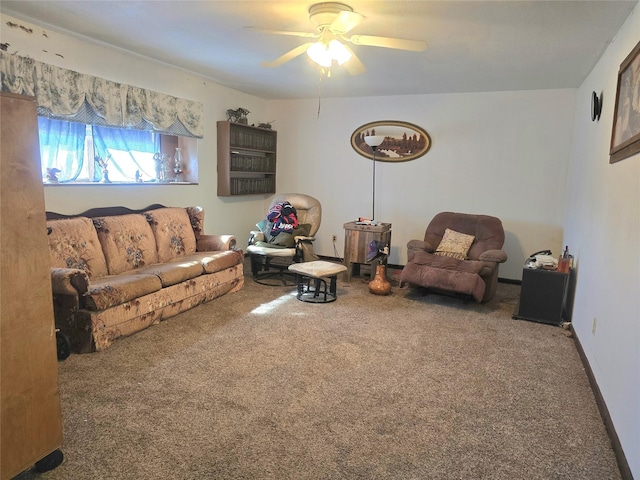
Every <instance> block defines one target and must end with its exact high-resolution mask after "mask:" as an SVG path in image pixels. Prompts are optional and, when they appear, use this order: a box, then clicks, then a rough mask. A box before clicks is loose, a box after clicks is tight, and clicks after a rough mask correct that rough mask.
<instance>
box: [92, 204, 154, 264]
mask: <svg viewBox="0 0 640 480" xmlns="http://www.w3.org/2000/svg"><path fill="white" fill-rule="evenodd" d="M93 224H94V226H95V228H96V231H97V232H98V238H99V239H100V244H101V245H102V251H103V253H104V258H105V260H106V261H107V268H108V270H109V274H110V275H117V274H119V273H122V272H126V271H128V270H133V269H134V268H140V267H143V266H145V265H151V264H153V263H157V262H158V255H157V253H156V242H155V238H154V236H153V232H152V231H151V227H149V224H148V223H147V221H146V219H145V217H144V216H143V215H140V214H137V213H134V214H130V215H113V216H108V217H96V218H94V219H93Z"/></svg>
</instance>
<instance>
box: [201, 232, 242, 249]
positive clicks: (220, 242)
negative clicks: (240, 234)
mask: <svg viewBox="0 0 640 480" xmlns="http://www.w3.org/2000/svg"><path fill="white" fill-rule="evenodd" d="M235 248H236V237H235V236H233V235H200V236H199V237H198V238H197V239H196V251H198V252H216V251H220V250H235Z"/></svg>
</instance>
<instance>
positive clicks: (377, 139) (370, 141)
mask: <svg viewBox="0 0 640 480" xmlns="http://www.w3.org/2000/svg"><path fill="white" fill-rule="evenodd" d="M364 141H365V143H366V144H367V145H369V146H370V147H371V150H373V202H372V208H371V225H377V224H378V222H377V221H376V150H378V147H379V146H380V145H381V144H382V142H384V135H368V136H366V137H364Z"/></svg>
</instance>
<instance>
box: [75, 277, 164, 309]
mask: <svg viewBox="0 0 640 480" xmlns="http://www.w3.org/2000/svg"><path fill="white" fill-rule="evenodd" d="M161 288H162V282H161V281H160V279H159V278H158V277H157V276H156V275H138V274H136V275H123V274H120V275H107V276H104V277H99V278H95V279H92V281H91V285H89V291H88V292H87V294H86V295H85V296H84V297H83V299H84V307H85V308H87V309H88V310H105V309H107V308H109V307H113V306H115V305H120V304H122V303H126V302H128V301H130V300H134V299H136V298H138V297H141V296H143V295H147V294H149V293H153V292H157V291H158V290H160V289H161Z"/></svg>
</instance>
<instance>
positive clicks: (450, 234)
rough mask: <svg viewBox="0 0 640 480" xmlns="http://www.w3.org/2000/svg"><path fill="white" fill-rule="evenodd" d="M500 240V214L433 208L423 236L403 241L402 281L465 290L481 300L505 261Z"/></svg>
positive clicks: (494, 284)
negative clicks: (492, 215) (405, 246)
mask: <svg viewBox="0 0 640 480" xmlns="http://www.w3.org/2000/svg"><path fill="white" fill-rule="evenodd" d="M503 245H504V229H503V227H502V222H501V221H500V219H499V218H496V217H491V216H489V215H472V214H466V213H454V212H441V213H438V214H437V215H436V216H435V217H433V219H432V220H431V222H430V223H429V225H428V226H427V230H426V232H425V234H424V240H410V241H409V242H408V244H407V265H406V266H405V267H404V269H403V270H402V272H401V274H400V282H401V285H403V284H408V285H409V286H416V287H424V288H427V289H429V290H433V291H436V292H452V293H456V294H462V295H469V296H472V297H473V298H474V299H475V301H476V302H478V303H482V302H486V301H488V300H490V299H491V298H492V297H493V296H494V295H495V293H496V288H497V285H498V267H499V266H500V264H501V263H504V262H506V261H507V254H506V253H505V252H504V251H503V250H502V246H503Z"/></svg>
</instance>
